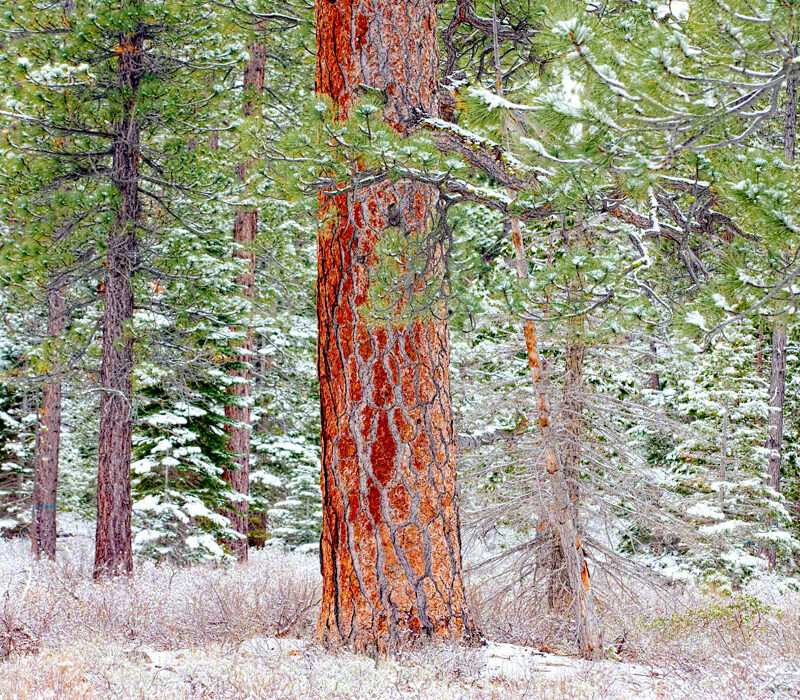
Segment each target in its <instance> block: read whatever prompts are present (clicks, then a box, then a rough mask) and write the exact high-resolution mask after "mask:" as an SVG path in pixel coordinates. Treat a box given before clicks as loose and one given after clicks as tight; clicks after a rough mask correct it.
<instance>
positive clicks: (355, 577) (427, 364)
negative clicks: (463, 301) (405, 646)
mask: <svg viewBox="0 0 800 700" xmlns="http://www.w3.org/2000/svg"><path fill="white" fill-rule="evenodd" d="M316 26H317V86H316V87H317V91H318V92H320V93H322V94H325V95H327V96H329V97H330V98H331V99H332V100H333V102H334V104H335V106H336V107H337V109H338V113H339V116H340V117H341V118H344V117H346V116H347V114H348V110H349V109H350V107H351V105H352V104H353V101H354V98H355V94H354V90H355V89H356V88H357V87H358V86H359V85H366V86H370V87H372V88H375V89H378V90H382V91H384V92H385V95H386V105H385V108H384V111H383V115H384V119H385V120H386V121H387V122H388V123H389V124H390V125H391V126H392V127H393V128H394V129H396V130H397V131H398V132H399V133H400V134H403V133H404V132H405V130H406V127H407V126H408V125H409V124H410V123H411V122H413V120H414V114H415V110H422V111H423V112H425V113H429V114H433V115H435V114H437V113H438V107H437V105H436V103H435V94H436V88H437V78H438V45H437V37H436V3H435V2H434V0H418V1H416V2H409V3H405V2H404V3H398V2H395V1H393V0H374V1H373V2H372V3H360V2H356V1H355V0H339V1H338V2H330V0H317V4H316ZM354 175H355V176H357V173H354ZM321 199H322V203H323V206H322V207H321V211H320V217H321V221H322V227H321V231H320V236H319V275H318V281H317V315H318V321H319V348H318V351H319V352H318V371H319V378H320V392H321V404H322V410H321V414H322V495H323V523H322V541H321V545H320V560H321V568H322V576H323V594H322V609H321V611H320V617H319V624H318V631H319V636H320V638H321V639H322V641H323V642H326V643H332V644H345V645H348V646H350V647H352V648H354V649H357V650H361V651H374V652H383V651H384V650H386V649H387V648H390V647H393V646H395V645H397V644H398V643H399V642H400V641H401V640H402V639H403V638H405V637H410V638H420V637H436V638H442V639H464V638H469V637H472V636H473V635H474V634H475V630H474V627H473V624H472V621H471V617H470V614H469V612H468V609H467V604H466V600H465V594H464V585H463V577H462V568H461V541H460V532H459V513H458V505H457V501H456V497H457V493H456V474H455V457H456V435H455V429H454V424H453V412H452V406H451V396H450V377H449V360H450V343H449V329H448V323H447V321H446V320H445V319H446V315H444V317H443V318H437V317H433V318H428V317H421V318H417V319H416V320H413V321H410V322H408V323H404V324H397V325H395V324H392V323H386V324H369V323H368V322H367V320H366V319H365V317H364V308H365V305H366V304H367V303H368V298H369V295H368V287H369V284H370V270H371V268H372V266H374V265H375V264H376V263H377V262H378V258H377V253H376V244H377V242H378V240H379V239H380V238H381V236H382V234H383V232H384V230H385V229H387V228H388V227H390V226H391V227H402V228H403V229H404V230H405V231H406V234H407V235H408V237H410V238H421V237H424V236H427V235H429V234H430V233H431V231H432V228H433V227H435V226H436V221H435V219H436V214H437V208H438V205H439V196H438V192H437V190H436V188H435V187H432V186H429V185H425V184H420V183H416V182H410V181H399V182H396V183H390V182H386V183H381V184H378V185H372V186H368V187H364V186H361V187H356V188H354V189H353V190H352V191H350V192H348V193H346V194H340V195H338V196H336V197H335V198H333V199H332V200H327V201H325V200H324V198H321ZM431 247H432V249H433V252H432V255H433V256H434V260H433V261H432V268H433V269H435V270H437V272H440V271H441V268H440V266H441V265H442V264H443V248H442V244H441V243H435V242H434V243H432V244H431Z"/></svg>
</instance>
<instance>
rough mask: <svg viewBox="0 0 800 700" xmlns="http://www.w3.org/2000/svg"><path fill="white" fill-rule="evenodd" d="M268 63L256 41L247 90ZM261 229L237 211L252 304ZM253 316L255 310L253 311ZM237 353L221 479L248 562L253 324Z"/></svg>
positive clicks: (259, 81) (243, 283)
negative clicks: (226, 463) (229, 459)
mask: <svg viewBox="0 0 800 700" xmlns="http://www.w3.org/2000/svg"><path fill="white" fill-rule="evenodd" d="M265 64H266V50H265V49H264V47H263V46H262V45H261V44H258V43H257V42H254V43H253V44H251V46H250V61H249V62H248V64H247V67H246V68H245V71H244V89H245V91H247V90H249V89H253V88H255V89H257V90H261V89H262V88H263V87H264V67H265ZM242 111H243V113H244V116H245V117H248V116H250V115H251V114H253V112H254V105H253V102H252V100H248V101H247V102H245V105H244V108H243V110H242ZM247 170H248V164H247V163H242V164H240V165H239V176H240V178H241V179H245V178H246V177H247ZM257 232H258V211H256V210H254V209H248V210H244V211H240V212H238V213H237V214H236V218H235V220H234V224H233V240H234V242H235V243H236V244H237V245H239V246H240V248H239V250H237V252H236V256H237V257H239V258H241V259H242V260H245V261H247V269H246V270H245V271H244V272H243V273H242V274H241V275H239V277H237V279H236V283H237V284H238V285H239V286H240V287H241V291H242V294H243V295H244V297H245V298H246V299H248V300H249V301H250V302H251V303H252V301H253V299H254V297H255V271H256V257H255V249H254V248H253V245H254V243H255V240H256V234H257ZM251 316H252V313H251ZM233 348H234V350H237V349H238V350H239V352H235V353H234V355H233V356H232V357H231V358H230V359H231V360H232V361H233V362H235V363H236V365H237V367H236V368H235V369H231V370H230V371H229V374H230V376H231V377H232V378H233V379H234V380H235V383H234V384H232V385H231V387H230V388H229V389H228V391H229V393H230V394H232V395H233V396H235V397H236V401H237V405H231V404H229V405H227V406H225V416H226V417H227V418H228V419H229V420H232V421H235V423H234V425H232V426H230V427H229V428H228V435H229V438H228V449H229V450H230V451H231V452H233V453H234V454H235V455H236V456H235V457H234V458H233V461H234V463H235V464H236V469H226V470H225V471H224V472H223V474H222V478H223V479H224V480H225V481H227V482H228V483H229V484H230V485H231V486H232V487H233V489H234V491H236V492H237V493H240V494H242V495H243V496H244V497H245V498H243V499H241V500H238V501H236V502H234V503H232V504H231V506H232V507H231V509H230V510H226V511H225V512H224V515H225V516H226V517H228V518H229V519H230V521H231V525H232V526H233V529H234V530H235V531H236V532H237V533H239V534H240V535H241V538H240V539H237V540H233V541H231V542H228V543H227V544H228V546H229V547H230V549H231V551H232V552H233V553H234V554H235V555H236V557H237V558H238V559H239V561H247V548H248V535H249V508H248V502H247V500H246V497H247V495H248V494H249V492H250V413H251V410H250V397H251V395H252V391H253V369H252V366H251V364H250V363H251V362H252V359H253V358H252V355H253V327H252V324H250V325H249V326H248V327H247V328H246V329H245V338H244V340H243V341H239V343H238V344H236V345H234V346H233Z"/></svg>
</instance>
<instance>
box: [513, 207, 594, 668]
mask: <svg viewBox="0 0 800 700" xmlns="http://www.w3.org/2000/svg"><path fill="white" fill-rule="evenodd" d="M512 240H513V244H514V252H515V254H516V260H517V275H518V277H519V278H520V280H525V279H527V277H528V261H527V257H526V255H525V251H524V248H523V245H522V237H521V235H520V226H519V220H516V219H515V220H512ZM523 331H524V333H525V346H526V349H527V353H528V364H529V365H530V368H531V376H532V379H533V387H534V390H535V392H536V399H537V400H536V408H537V413H538V416H539V429H540V431H541V435H542V439H543V442H544V449H545V452H544V454H545V467H546V470H547V477H548V481H549V482H550V489H551V498H552V499H553V500H552V503H551V504H550V508H549V516H548V519H549V522H550V524H551V526H552V527H555V529H556V533H557V536H558V542H559V544H560V560H559V561H562V560H563V567H564V570H565V575H566V580H567V581H568V584H569V591H570V594H571V596H572V604H573V606H574V611H575V619H576V622H577V639H578V649H579V651H580V654H581V656H583V657H584V658H597V657H599V656H601V655H602V653H603V649H602V633H601V629H600V623H599V620H598V619H597V615H596V613H595V609H594V599H593V598H592V592H591V581H590V575H589V565H588V563H587V561H586V552H585V551H584V549H583V543H582V541H581V536H580V528H579V525H578V510H577V508H576V505H575V503H574V502H573V500H572V497H573V493H572V492H571V490H570V484H569V480H568V475H567V473H566V470H565V466H564V464H563V463H562V460H561V459H559V455H558V452H557V449H556V436H555V435H554V434H553V429H552V426H551V425H550V408H549V406H548V403H547V389H546V385H545V379H544V376H543V373H542V363H541V358H540V357H539V342H538V336H537V333H536V326H535V325H534V323H533V321H531V320H530V319H526V320H525V322H524V324H523ZM551 551H553V550H551ZM552 563H553V565H556V564H557V562H556V561H553V562H552Z"/></svg>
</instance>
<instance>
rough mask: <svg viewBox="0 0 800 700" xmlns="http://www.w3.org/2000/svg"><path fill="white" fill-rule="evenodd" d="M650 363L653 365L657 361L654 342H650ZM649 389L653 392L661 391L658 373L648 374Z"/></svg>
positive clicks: (656, 350)
mask: <svg viewBox="0 0 800 700" xmlns="http://www.w3.org/2000/svg"><path fill="white" fill-rule="evenodd" d="M650 361H651V362H652V363H653V364H654V365H655V364H656V362H657V361H658V348H657V347H656V341H655V340H651V341H650ZM650 388H651V389H652V390H653V391H660V389H661V377H659V376H658V372H657V371H655V370H653V371H652V372H650Z"/></svg>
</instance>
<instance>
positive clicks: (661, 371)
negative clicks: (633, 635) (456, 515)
mask: <svg viewBox="0 0 800 700" xmlns="http://www.w3.org/2000/svg"><path fill="white" fill-rule="evenodd" d="M327 1H328V0H325V2H327ZM320 2H322V0H320ZM334 4H335V5H336V6H337V7H338V4H336V3H334ZM423 4H424V3H423ZM384 5H385V3H380V2H378V3H376V7H377V6H380V7H379V8H378V9H375V10H374V11H375V12H378V11H383V9H385V8H383V6H384ZM431 6H432V7H433V5H431ZM382 8H383V9H382ZM0 12H1V14H2V19H1V20H0V32H2V33H0V85H2V86H3V88H2V97H1V98H0V124H1V125H2V135H1V136H0V311H1V312H2V318H3V323H2V325H0V531H1V532H2V536H3V537H5V538H15V537H18V536H22V535H25V536H30V537H31V538H32V539H33V541H34V552H35V553H37V554H42V555H47V554H50V549H48V547H49V546H50V545H48V544H47V542H46V541H45V540H46V537H45V536H44V535H41V534H40V535H38V537H39V539H38V540H37V530H36V528H37V527H39V528H45V527H47V525H46V523H47V522H49V521H48V520H47V518H49V517H50V516H52V517H53V518H54V519H55V522H56V523H57V525H56V526H55V527H56V528H57V535H58V539H57V541H56V540H55V539H54V540H53V542H52V548H56V543H57V545H58V548H60V547H61V545H62V542H63V541H65V540H63V539H62V538H68V537H69V536H70V534H74V532H73V531H77V530H80V528H81V527H82V525H81V523H82V522H85V521H94V520H95V519H96V518H97V517H98V512H99V511H100V512H102V510H103V506H102V504H103V502H104V499H106V498H107V499H109V501H108V502H111V501H112V500H113V499H114V498H116V496H113V494H112V492H113V493H119V494H122V493H123V492H124V491H125V489H126V488H127V486H126V485H127V484H129V488H130V514H131V520H130V527H131V533H132V535H131V543H132V550H133V555H134V559H135V560H136V561H141V562H144V561H145V560H146V559H152V560H155V561H156V562H161V563H163V564H165V565H184V564H186V565H188V564H198V563H206V564H220V565H230V564H233V563H234V562H235V561H236V559H237V558H238V559H240V560H241V559H243V558H246V554H247V550H248V547H249V548H250V549H251V550H252V549H258V548H264V547H266V548H268V549H270V548H273V547H275V548H277V547H280V548H284V549H287V550H295V551H297V552H299V553H308V552H317V550H318V548H319V542H320V536H321V533H322V522H323V502H322V498H321V485H320V459H321V458H322V443H321V437H320V434H321V433H320V431H321V424H320V400H321V397H320V385H319V382H318V358H319V357H320V355H318V353H317V338H318V333H321V332H322V330H323V329H318V327H317V322H318V318H320V316H318V313H321V312H319V310H318V307H317V296H316V294H317V291H318V290H319V289H322V288H323V287H324V275H323V276H322V277H320V279H319V280H318V268H317V262H318V261H317V257H318V244H319V243H318V235H321V234H319V230H320V221H322V222H323V226H324V225H326V224H325V222H326V221H327V220H329V219H330V218H331V217H334V218H335V217H336V216H340V215H341V209H339V210H336V206H334V207H333V210H332V209H331V205H329V204H326V202H328V199H326V198H329V197H334V196H335V197H338V196H340V194H339V193H340V192H345V191H346V190H347V187H350V190H353V191H358V188H359V187H372V186H373V183H374V182H389V183H392V184H393V185H394V184H396V183H401V184H402V183H405V182H414V183H418V186H419V187H427V188H431V191H435V192H436V197H437V200H436V201H437V202H438V203H437V205H436V208H435V212H434V213H435V216H436V224H435V225H434V226H433V227H432V229H430V230H426V231H425V232H424V233H423V234H419V235H418V232H416V231H415V230H410V229H409V227H408V225H407V222H406V219H404V216H406V215H405V214H403V213H400V211H399V208H400V207H403V206H406V204H407V202H400V203H399V204H398V205H395V204H392V205H391V206H390V207H389V210H388V214H387V221H388V223H387V224H386V227H385V229H384V231H383V234H382V236H381V237H380V239H379V240H378V241H377V242H376V244H375V255H374V259H373V260H372V261H371V262H370V263H369V281H368V299H369V301H368V302H367V304H366V305H365V307H364V309H365V310H364V311H363V314H364V317H365V318H366V319H367V321H366V322H367V324H368V326H369V327H370V328H380V327H381V324H395V325H397V326H398V327H403V324H407V323H414V322H416V321H415V320H414V319H419V318H423V319H429V318H442V319H446V320H447V321H448V322H449V339H450V345H451V360H450V365H449V382H450V386H451V392H452V412H453V417H454V418H453V420H454V424H455V430H456V432H457V434H458V438H457V442H458V448H459V449H458V456H457V460H456V467H457V471H458V482H459V488H458V495H459V510H460V522H461V528H462V534H461V540H462V541H463V548H464V558H465V563H464V567H465V570H466V571H467V573H468V575H469V576H472V577H477V579H480V577H482V576H486V577H487V580H488V578H493V579H494V578H496V577H499V578H500V579H501V580H502V581H503V582H504V591H505V594H507V595H510V596H511V597H512V598H513V599H514V600H524V601H526V602H525V605H528V606H530V609H541V610H547V611H549V613H550V614H553V615H556V616H559V615H562V616H564V617H566V618H570V617H571V616H572V613H571V612H570V610H571V607H570V606H572V605H573V602H574V600H575V597H576V596H577V595H578V594H577V593H576V592H575V589H574V585H575V584H574V581H572V579H571V578H570V575H571V574H570V566H572V564H571V560H570V559H569V557H568V556H566V555H565V552H564V551H563V546H562V545H560V544H559V540H558V535H557V534H554V532H555V530H556V529H557V528H560V527H562V525H563V523H561V522H556V520H555V519H554V518H553V516H552V515H551V514H550V515H549V513H552V509H553V503H560V501H559V500H558V499H559V498H562V496H563V494H560V492H559V491H558V489H559V488H560V486H559V482H557V480H555V479H554V478H552V476H553V470H552V469H550V466H551V462H550V461H549V460H550V459H551V455H556V454H557V459H558V463H559V466H560V468H561V469H562V471H564V473H565V474H566V478H567V481H568V482H569V483H568V489H567V491H565V494H566V496H564V497H565V498H566V499H567V500H564V504H563V510H564V512H565V513H567V511H569V519H570V520H569V522H568V523H567V525H568V526H569V527H575V528H577V529H576V530H575V532H576V533H577V532H579V533H580V538H581V539H582V545H578V549H579V550H581V553H580V556H581V557H583V556H585V557H586V561H588V562H589V570H590V571H591V573H592V576H593V577H594V576H595V575H597V579H598V581H603V582H605V583H603V584H602V585H611V583H610V582H612V581H616V582H617V583H618V584H620V585H621V584H625V585H628V586H630V587H631V588H633V587H634V586H635V585H637V586H638V583H636V584H634V582H647V583H649V584H650V585H652V586H654V587H664V586H666V587H674V586H691V587H693V588H698V589H700V590H703V591H708V592H711V593H715V594H725V593H728V594H736V592H738V591H741V590H742V587H743V586H746V585H747V584H748V582H752V581H753V580H756V579H759V578H760V577H761V578H763V577H769V580H770V581H771V582H772V584H771V585H774V586H776V587H779V588H780V589H781V590H797V588H798V587H800V577H798V576H797V574H798V565H799V562H800V371H798V368H799V367H800V326H798V325H796V324H795V323H794V321H795V318H796V316H797V308H798V306H797V298H798V291H800V288H798V286H797V281H796V278H797V276H798V274H799V273H800V267H798V261H797V256H798V254H799V253H800V228H799V227H800V223H799V222H798V215H797V212H798V207H799V206H800V175H799V172H800V171H798V166H797V165H796V164H795V150H796V145H797V132H796V125H797V81H798V76H799V75H800V20H799V19H798V13H799V12H800V6H798V5H797V3H796V2H794V1H793V0H787V1H786V2H773V1H772V0H733V1H732V2H726V3H723V2H721V0H691V2H689V3H688V4H687V3H675V2H673V3H671V4H668V5H662V4H659V3H650V2H628V1H627V0H626V1H624V2H615V1H609V2H603V3H588V4H586V3H574V2H570V1H568V0H558V1H557V2H550V3H538V2H535V1H531V0H498V1H497V2H484V1H482V0H481V1H478V2H470V1H467V0H448V1H445V2H438V3H435V12H436V17H437V26H436V28H435V31H436V33H437V34H436V36H437V37H438V47H437V52H438V53H437V61H438V68H437V69H436V70H437V71H438V72H439V77H438V83H437V87H436V90H437V92H436V104H437V105H438V107H437V109H438V113H433V114H423V113H421V112H420V111H419V109H417V111H416V112H414V109H416V108H414V109H411V111H410V116H409V115H402V114H401V115H400V116H399V117H398V116H397V114H396V111H397V110H396V108H395V103H394V102H393V100H394V97H393V95H394V93H393V92H392V90H393V89H394V86H395V84H394V83H391V82H390V83H389V84H388V86H376V85H370V84H360V85H349V86H348V89H349V90H350V98H351V100H352V104H351V106H350V108H349V112H348V116H349V119H347V120H344V119H343V118H342V114H341V113H337V103H336V98H335V96H332V95H331V94H328V95H324V94H322V93H321V92H320V90H321V88H320V77H319V75H320V72H319V71H320V67H319V65H318V63H319V61H320V60H321V59H320V58H319V55H321V54H319V55H318V47H319V45H320V44H319V41H320V40H319V39H318V38H317V39H315V36H316V35H315V14H314V12H315V8H314V7H313V3H306V2H303V1H302V0H300V1H298V2H285V3H284V2H271V1H269V0H241V1H239V0H229V1H228V0H220V1H219V2H200V1H199V0H125V1H124V2H119V1H112V0H9V2H6V3H5V4H4V6H3V8H2V11H0ZM320 12H322V10H320V9H319V8H318V9H317V13H318V17H317V23H318V26H317V31H318V32H319V31H320V27H319V13H320ZM387 12H388V10H387ZM354 21H355V20H354ZM353 26H355V24H354V25H353ZM354 31H355V30H354ZM365 31H366V30H365ZM389 38H390V37H387V39H389ZM389 43H391V42H390V41H389ZM354 46H355V45H354ZM355 50H356V49H355V48H354V51H355ZM358 50H361V49H358ZM369 55H370V54H369V51H368V50H367V49H364V53H363V54H362V59H361V60H364V61H366V60H368V59H365V58H363V56H369ZM315 71H316V73H317V78H316V83H315ZM398 124H400V125H401V127H398ZM134 132H135V137H134V136H132V134H134ZM341 183H349V184H348V185H347V187H345V185H342V184H341ZM419 183H421V184H419ZM337 187H339V188H341V189H340V190H337ZM350 190H347V191H350ZM336 202H337V203H339V202H340V200H338V199H337V200H336ZM326 206H327V207H328V208H327V209H326ZM337 206H338V204H337ZM392 207H394V210H393V209H392ZM337 211H338V213H337ZM320 240H321V239H320ZM432 260H433V261H434V262H431V261H432ZM362 262H363V261H362ZM359 264H360V263H359ZM320 269H321V268H320ZM320 274H321V273H320ZM338 318H339V317H336V319H328V321H330V322H331V323H333V325H336V324H337V323H340V320H338ZM376 332H377V331H376ZM112 359H113V363H112ZM114 363H116V364H114ZM112 364H113V366H112ZM532 370H533V374H532ZM320 371H322V370H320ZM387 371H388V370H387ZM126 382H127V384H126ZM126 431H127V432H126ZM54 435H55V438H54V440H53V439H50V438H52V437H53V436H54ZM237 436H238V437H237ZM245 436H246V437H245ZM126 440H129V442H130V454H129V455H128V456H126V455H125V454H124V453H123V452H120V451H119V450H120V449H121V448H120V447H119V446H120V445H124V444H125V441H126ZM236 440H239V442H236ZM241 440H244V442H241ZM242 445H244V446H245V447H244V449H242ZM245 453H246V454H245ZM98 464H99V465H100V481H99V482H98ZM104 465H105V466H104ZM120 465H121V466H120ZM104 469H105V471H103V470H104ZM115 469H116V470H117V471H114V470H115ZM119 469H122V471H119ZM54 470H55V471H54ZM56 474H57V494H56V493H55V492H54V491H48V489H49V488H52V489H55V478H56V477H55V475H56ZM128 474H129V476H128ZM237 474H238V475H239V476H238V477H237ZM243 474H244V478H245V485H244V487H242V484H241V476H242V475H243ZM43 475H44V476H43ZM48 475H49V476H48ZM237 478H238V479H239V480H238V481H237ZM98 483H100V485H101V491H102V489H110V490H109V491H108V493H106V492H104V491H103V492H102V493H101V494H100V495H98ZM564 483H566V482H564ZM120 484H122V485H120ZM565 488H567V487H565ZM114 489H117V491H114ZM119 489H121V490H119ZM120 498H122V496H120ZM52 499H55V500H52ZM98 500H99V501H100V503H98ZM123 501H124V498H123ZM114 502H115V503H116V502H117V501H114ZM119 502H122V501H119ZM559 508H560V506H559ZM98 509H99V510H98ZM109 522H110V521H109ZM41 523H45V524H41ZM242 523H244V525H242ZM41 532H45V530H41ZM53 532H55V530H54V531H53ZM118 534H119V533H117V535H118ZM112 535H113V536H114V537H116V536H117V535H114V534H113V532H112ZM99 537H100V536H99V535H98V547H100V539H99ZM110 537H111V535H110ZM112 540H113V537H112ZM110 542H111V544H108V543H107V544H108V547H109V549H108V552H109V554H108V557H110V558H109V559H108V561H114V562H117V563H115V564H114V566H117V564H119V562H123V564H124V561H123V559H124V552H123V553H122V554H120V553H119V552H117V550H114V547H115V546H116V545H115V544H114V542H113V541H111V540H110ZM104 546H105V545H104ZM584 550H585V551H584ZM276 551H277V550H276ZM97 556H100V555H97ZM276 556H278V555H277V554H276ZM281 556H284V555H281ZM114 557H120V559H119V560H118V561H117V559H115V558H114ZM580 561H581V562H582V561H583V559H580ZM576 565H577V564H576ZM123 568H124V566H123ZM95 573H97V569H96V570H95ZM587 577H588V575H587ZM587 590H588V583H587ZM584 613H585V611H584ZM575 617H576V619H577V620H578V627H579V628H580V629H579V630H578V631H577V632H575V631H574V630H573V631H572V632H570V635H574V634H577V637H578V647H579V649H581V650H582V653H585V652H586V649H587V648H588V647H587V646H586V644H589V647H591V646H592V644H591V643H590V642H586V640H585V639H582V638H581V635H582V634H587V633H586V630H583V631H581V630H582V629H583V628H582V627H581V625H582V624H584V622H585V620H584V621H583V622H581V620H582V619H583V618H582V616H581V614H580V613H576V615H575ZM587 624H593V623H587ZM590 636H591V635H590ZM609 641H610V640H606V642H609Z"/></svg>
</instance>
